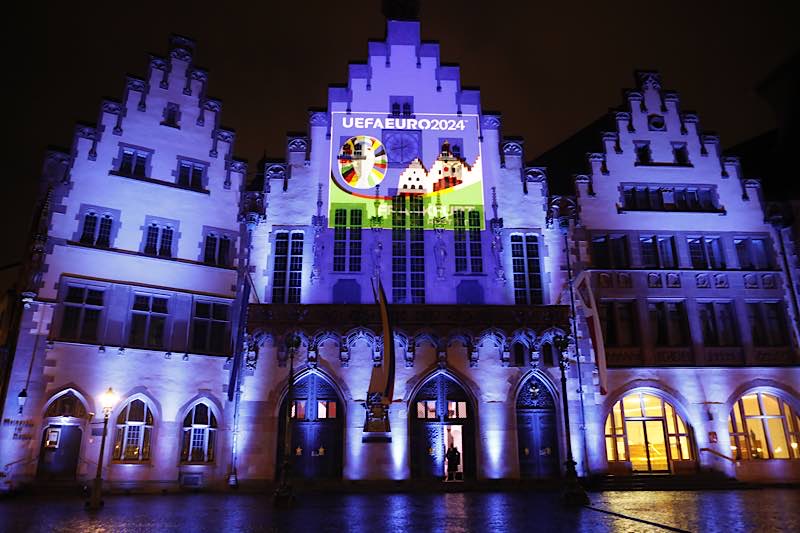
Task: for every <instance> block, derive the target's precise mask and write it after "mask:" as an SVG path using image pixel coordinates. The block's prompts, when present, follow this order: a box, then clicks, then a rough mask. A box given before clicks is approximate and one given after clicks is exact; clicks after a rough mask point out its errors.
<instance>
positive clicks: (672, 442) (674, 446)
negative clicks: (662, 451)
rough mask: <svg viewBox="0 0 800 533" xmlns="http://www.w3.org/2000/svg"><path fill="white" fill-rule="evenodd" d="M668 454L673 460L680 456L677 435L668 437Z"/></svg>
mask: <svg viewBox="0 0 800 533" xmlns="http://www.w3.org/2000/svg"><path fill="white" fill-rule="evenodd" d="M669 454H670V457H672V460H673V461H674V460H676V459H680V458H681V454H680V452H679V451H678V439H677V437H669Z"/></svg>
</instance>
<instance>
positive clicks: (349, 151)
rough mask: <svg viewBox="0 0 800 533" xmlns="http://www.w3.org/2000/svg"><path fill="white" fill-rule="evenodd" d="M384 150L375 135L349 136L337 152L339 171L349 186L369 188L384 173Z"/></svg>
mask: <svg viewBox="0 0 800 533" xmlns="http://www.w3.org/2000/svg"><path fill="white" fill-rule="evenodd" d="M386 165H387V163H386V150H385V149H384V148H383V144H381V142H380V141H379V140H378V139H376V138H375V137H369V136H368V135H359V136H357V137H350V138H349V139H347V142H345V143H344V144H343V145H342V149H341V151H340V152H339V172H340V173H341V176H342V178H344V180H345V181H346V182H347V184H348V185H350V186H351V187H355V188H356V189H370V188H372V187H375V186H376V185H378V184H379V183H380V182H382V181H383V178H384V176H385V175H386Z"/></svg>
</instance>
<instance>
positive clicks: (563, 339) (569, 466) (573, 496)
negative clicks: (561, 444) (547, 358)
mask: <svg viewBox="0 0 800 533" xmlns="http://www.w3.org/2000/svg"><path fill="white" fill-rule="evenodd" d="M569 343H570V338H569V336H566V335H556V336H555V338H553V345H554V346H555V348H556V350H558V353H559V356H558V366H559V368H560V369H561V400H562V403H563V409H564V435H565V436H566V438H567V460H566V461H565V462H564V467H565V470H564V493H563V494H564V503H566V504H567V505H588V504H589V496H587V495H586V491H585V490H583V487H582V486H581V484H580V483H579V482H578V473H577V472H576V471H575V464H576V463H575V460H574V459H573V457H572V437H571V435H570V426H569V405H568V403H567V365H568V364H569V359H568V358H567V350H568V349H569Z"/></svg>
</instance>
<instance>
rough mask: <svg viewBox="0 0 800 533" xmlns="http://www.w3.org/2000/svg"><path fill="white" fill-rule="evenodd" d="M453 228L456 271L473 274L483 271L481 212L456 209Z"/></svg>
mask: <svg viewBox="0 0 800 533" xmlns="http://www.w3.org/2000/svg"><path fill="white" fill-rule="evenodd" d="M453 229H454V231H453V242H454V247H455V262H456V265H455V266H456V272H457V273H469V272H471V273H473V274H477V273H481V272H483V256H482V255H481V220H480V212H479V211H476V210H468V211H465V210H462V209H457V210H454V211H453Z"/></svg>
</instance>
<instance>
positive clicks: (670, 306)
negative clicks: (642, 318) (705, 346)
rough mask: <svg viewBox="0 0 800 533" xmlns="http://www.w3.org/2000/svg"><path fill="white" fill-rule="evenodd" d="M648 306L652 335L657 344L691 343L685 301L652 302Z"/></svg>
mask: <svg viewBox="0 0 800 533" xmlns="http://www.w3.org/2000/svg"><path fill="white" fill-rule="evenodd" d="M647 307H648V316H649V319H650V335H651V337H652V338H653V339H654V342H655V345H656V346H687V345H688V344H689V325H688V321H687V316H686V307H685V306H684V304H683V302H650V303H648V304H647Z"/></svg>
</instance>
